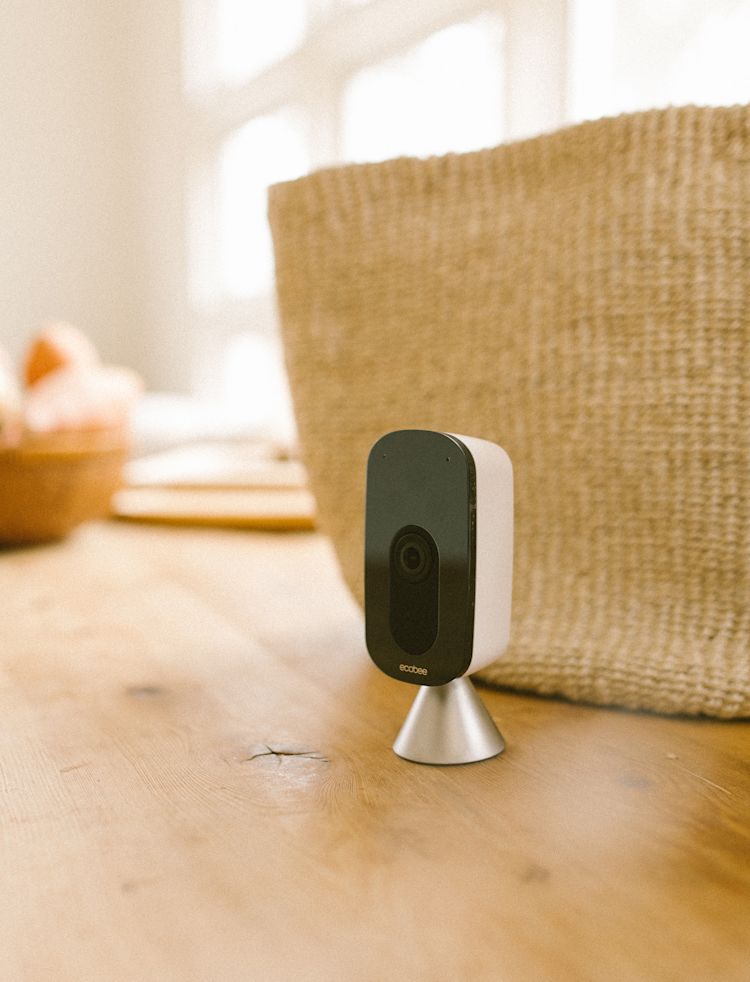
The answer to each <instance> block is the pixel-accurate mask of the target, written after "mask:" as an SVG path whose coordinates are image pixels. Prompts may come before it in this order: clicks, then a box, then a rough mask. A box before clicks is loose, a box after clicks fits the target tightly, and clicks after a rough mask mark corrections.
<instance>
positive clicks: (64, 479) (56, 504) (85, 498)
mask: <svg viewBox="0 0 750 982" xmlns="http://www.w3.org/2000/svg"><path fill="white" fill-rule="evenodd" d="M128 449H129V448H128V436H127V433H126V432H125V431H124V430H122V429H112V430H91V431H86V432H71V433H53V434H49V435H45V436H36V437H28V438H27V439H26V440H25V441H24V442H23V444H22V445H21V446H20V447H17V448H15V449H8V450H0V543H2V544H19V543H29V542H47V541H50V540H53V539H60V538H62V537H63V536H65V535H67V534H68V533H69V532H70V531H72V529H74V528H75V527H76V526H77V525H80V524H81V523H82V522H85V521H88V520H89V519H92V518H102V517H103V516H105V515H107V514H108V512H109V502H110V499H111V497H112V495H113V494H114V492H115V491H116V490H117V488H118V487H119V486H120V484H121V483H122V471H123V466H124V463H125V460H126V458H127V455H128Z"/></svg>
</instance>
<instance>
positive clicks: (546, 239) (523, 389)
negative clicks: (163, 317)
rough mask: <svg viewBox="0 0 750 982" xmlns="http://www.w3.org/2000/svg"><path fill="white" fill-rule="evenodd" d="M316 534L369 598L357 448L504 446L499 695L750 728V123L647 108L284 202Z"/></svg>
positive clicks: (289, 330) (405, 165)
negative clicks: (432, 443)
mask: <svg viewBox="0 0 750 982" xmlns="http://www.w3.org/2000/svg"><path fill="white" fill-rule="evenodd" d="M270 218H271V224H272V230H273V235H274V243H275V250H276V262H277V283H278V296H279V303H280V311H281V319H282V326H283V334H284V339H285V348H286V355H287V362H288V368H289V373H290V378H291V384H292V391H293V395H294V399H295V406H296V414H297V421H298V425H299V433H300V440H301V445H302V448H303V454H304V458H305V463H306V465H307V467H308V469H309V474H310V480H311V482H312V488H313V491H314V492H315V494H316V496H317V499H318V505H319V515H320V522H321V525H322V527H323V528H324V530H326V531H327V532H328V533H329V534H330V535H331V537H332V539H333V542H334V545H335V547H336V550H337V552H338V556H339V558H340V561H341V565H342V568H343V572H344V575H345V577H346V580H347V581H348V583H349V585H350V587H351V589H352V590H353V592H354V594H355V596H357V597H359V598H361V592H362V568H363V556H362V543H363V491H364V477H365V463H366V458H367V452H368V450H369V447H370V445H371V444H372V443H373V442H374V440H375V439H376V438H377V437H378V436H380V435H381V434H382V433H384V432H385V431H387V430H392V429H397V428H401V427H426V428H434V429H441V430H450V431H454V432H463V433H468V434H471V435H475V436H479V437H485V438H487V439H490V440H494V441H496V442H498V443H500V444H501V445H502V446H503V447H505V448H506V449H507V451H508V452H509V453H510V456H511V458H512V460H513V462H514V467H515V482H516V561H515V583H514V614H513V639H512V643H511V646H510V648H509V650H508V651H507V653H506V655H505V656H504V657H503V658H502V659H501V660H499V661H498V662H496V663H495V664H494V665H492V666H490V668H489V669H487V670H486V671H485V672H484V673H483V677H484V679H485V680H486V681H488V682H490V683H495V684H501V685H508V686H513V687H518V688H522V689H531V690H535V691H537V692H540V693H557V694H562V695H564V696H567V697H570V698H571V699H576V700H585V701H590V702H595V703H601V704H619V705H623V706H628V707H640V708H648V709H653V710H657V711H662V712H668V713H692V714H697V713H705V714H709V715H713V716H721V717H733V716H743V715H750V604H749V603H748V601H749V599H750V583H749V582H748V579H749V576H748V570H749V568H750V522H749V520H748V480H749V478H750V360H749V357H748V356H749V354H750V289H749V287H750V107H745V106H741V107H734V108H730V109H697V108H693V107H688V108H680V109H668V110H665V111H653V112H647V113H640V114H636V115H631V116H621V117H618V118H616V119H605V120H600V121H598V122H593V123H585V124H583V125H580V126H575V127H572V128H569V129H566V130H563V131H561V132H558V133H555V134H552V135H547V136H542V137H539V138H536V139H533V140H527V141H524V142H521V143H516V144H512V145H509V146H502V147H498V148H496V149H492V150H487V151H480V152H478V153H472V154H464V155H458V156H456V155H450V156H446V157H436V158H431V159H428V160H414V159H399V160H393V161H388V162H386V163H382V164H371V165H359V166H348V167H343V168H338V169H334V170H328V171H322V172H319V173H316V174H313V175H311V176H309V177H306V178H303V179H301V180H299V181H295V182H291V183H287V184H282V185H278V186H276V187H275V188H273V189H272V191H271V196H270Z"/></svg>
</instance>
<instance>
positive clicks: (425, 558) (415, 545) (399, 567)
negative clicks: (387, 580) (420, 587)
mask: <svg viewBox="0 0 750 982" xmlns="http://www.w3.org/2000/svg"><path fill="white" fill-rule="evenodd" d="M393 556H394V559H395V566H396V571H397V572H398V574H399V575H400V576H401V577H402V578H403V579H405V580H408V581H409V582H410V583H419V582H420V581H422V580H425V579H427V577H428V576H429V574H430V570H431V569H432V560H433V556H432V548H431V546H430V543H429V542H428V541H427V539H425V538H424V536H422V535H420V534H419V533H418V532H407V533H406V534H405V535H402V536H400V537H399V539H398V540H397V542H396V543H395V546H394V550H393ZM415 558H416V562H414V559H415Z"/></svg>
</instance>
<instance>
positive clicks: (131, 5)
mask: <svg viewBox="0 0 750 982" xmlns="http://www.w3.org/2000/svg"><path fill="white" fill-rule="evenodd" d="M179 29H180V2H179V0H158V2H156V3H153V2H148V0H120V2H114V0H2V3H0V345H1V346H4V347H7V348H9V349H10V350H11V352H12V353H13V354H14V355H15V356H16V357H18V355H19V354H20V352H21V350H22V348H23V345H24V344H25V342H26V341H27V339H28V337H29V336H30V334H31V332H32V331H33V329H34V327H35V326H36V325H37V324H38V323H39V322H40V321H41V320H43V319H45V318H50V317H54V318H64V319H67V320H71V321H73V322H75V323H77V324H79V325H80V326H81V327H82V328H84V329H85V330H86V331H88V332H89V333H90V334H91V336H92V337H93V338H94V340H95V341H96V343H97V344H98V345H99V347H100V348H101V350H102V353H103V355H104V356H105V357H106V358H107V359H109V360H114V361H118V362H123V363H126V364H131V365H133V366H134V367H136V368H138V369H139V370H141V371H142V372H143V373H144V374H145V375H146V376H147V377H148V380H149V381H150V382H151V383H152V384H153V383H155V384H159V385H162V386H166V387H170V386H171V387H177V386H179V385H180V384H181V382H183V381H184V379H181V378H180V377H179V375H178V374H177V373H170V368H169V366H170V353H169V348H170V345H171V344H172V343H174V337H173V335H170V331H172V332H178V337H177V341H179V325H180V320H181V308H180V302H181V296H182V293H183V292H184V288H183V283H184V256H183V255H182V253H183V252H184V247H183V244H182V243H183V238H184V236H183V235H182V225H183V220H182V213H181V209H182V177H181V174H180V173H179V168H180V166H181V163H180V155H181V152H182V151H181V147H182V133H181V127H182V122H181V116H180V111H179V110H180V62H179V57H180V38H179ZM157 337H158V338H159V339H160V340H159V343H158V344H157V343H156V342H155V341H153V340H152V339H154V338H157ZM183 341H184V335H183Z"/></svg>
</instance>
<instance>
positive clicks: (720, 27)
mask: <svg viewBox="0 0 750 982" xmlns="http://www.w3.org/2000/svg"><path fill="white" fill-rule="evenodd" d="M183 3H184V12H185V23H184V30H183V36H184V96H183V97H184V101H185V106H186V110H187V113H188V120H189V124H188V132H189V133H190V140H189V145H188V153H187V156H188V168H187V174H188V177H187V179H188V182H189V185H190V186H189V194H188V196H187V200H188V202H189V207H188V215H187V227H188V253H189V257H188V258H189V261H188V262H187V264H186V267H187V269H188V276H189V281H190V282H189V284H187V286H186V296H187V298H188V303H187V310H188V320H189V322H190V323H189V325H188V327H189V329H190V331H191V344H189V345H186V346H185V351H186V354H185V356H184V357H185V358H188V359H190V360H191V365H190V370H191V375H192V378H193V380H194V388H195V389H196V390H197V391H198V392H199V393H200V394H202V395H204V396H211V397H214V398H216V397H218V398H222V399H224V400H225V401H226V400H229V402H230V403H231V405H232V406H233V407H234V409H235V410H236V411H237V412H243V411H244V412H245V413H246V415H247V416H248V418H250V419H253V420H255V421H262V425H263V427H265V428H266V429H267V430H270V431H275V430H278V429H279V427H281V428H282V429H283V427H284V426H288V421H289V420H290V418H291V416H290V413H289V409H288V396H287V395H285V394H284V393H283V392H282V389H283V370H282V367H281V365H282V359H281V350H280V345H279V341H278V333H277V328H276V322H275V313H274V300H273V259H272V250H271V242H270V236H269V232H268V228H267V223H266V219H265V210H266V189H267V187H268V185H269V184H271V183H274V182H276V181H280V180H287V179H291V178H294V177H297V176H300V175H302V174H305V173H307V172H308V171H309V170H310V169H312V168H317V167H321V166H326V165H331V164H337V163H343V162H347V161H362V160H380V159H384V158H387V157H392V156H398V155H400V154H415V155H418V156H425V155H429V154H434V153H444V152H447V151H465V150H471V149H474V148H477V147H482V146H488V145H492V144H496V143H499V142H501V141H503V140H508V139H516V138H522V137H526V136H530V135H533V134H535V133H539V132H542V131H545V130H550V129H553V128H555V127H557V126H560V125H562V124H564V123H566V122H573V121H576V120H579V119H584V118H594V117H597V116H601V115H608V114H613V113H617V112H622V111H630V110H634V109H638V108H644V107H648V106H653V105H664V104H667V103H670V102H671V103H680V102H687V101H691V102H703V103H706V102H732V101H748V100H750V75H749V74H748V73H747V71H746V68H745V62H746V55H745V51H744V47H745V45H744V39H746V38H747V36H748V33H749V32H750V0H710V2H708V0H679V2H678V0H411V2H409V3H404V2H403V0H274V3H272V4H261V3H251V2H248V0H183ZM243 379H247V380H248V381H247V384H246V385H243V381H242V380H243ZM269 379H275V380H276V381H275V382H273V385H272V386H271V387H270V388H269V385H270V383H269V382H268V380H269ZM271 389H272V390H273V391H271ZM261 400H262V401H263V405H261ZM243 406H244V409H243ZM269 406H270V407H271V408H270V409H269ZM282 420H286V421H287V422H286V423H283V422H280V421H282Z"/></svg>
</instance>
